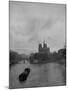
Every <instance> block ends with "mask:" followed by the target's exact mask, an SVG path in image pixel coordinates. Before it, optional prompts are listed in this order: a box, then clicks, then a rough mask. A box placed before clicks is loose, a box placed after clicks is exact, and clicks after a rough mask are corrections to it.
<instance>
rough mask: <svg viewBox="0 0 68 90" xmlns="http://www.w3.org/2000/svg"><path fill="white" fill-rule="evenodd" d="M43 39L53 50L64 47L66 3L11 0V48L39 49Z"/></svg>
mask: <svg viewBox="0 0 68 90" xmlns="http://www.w3.org/2000/svg"><path fill="white" fill-rule="evenodd" d="M62 38H63V39H62ZM43 40H46V41H47V43H48V45H49V47H50V48H51V50H58V48H61V47H63V45H64V42H65V5H63V4H41V3H40V4H39V3H24V2H16V1H14V2H13V1H10V44H11V45H10V48H13V49H16V50H17V51H19V52H20V51H21V52H24V51H27V52H30V51H29V50H30V49H31V50H33V51H37V46H38V43H39V42H42V41H43ZM17 48H18V49H17ZM26 48H28V50H27V49H26ZM19 49H26V50H24V51H22V50H19Z"/></svg>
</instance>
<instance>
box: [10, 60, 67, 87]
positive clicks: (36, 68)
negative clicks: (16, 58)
mask: <svg viewBox="0 0 68 90" xmlns="http://www.w3.org/2000/svg"><path fill="white" fill-rule="evenodd" d="M26 67H29V68H30V69H31V71H30V74H29V76H28V78H27V80H26V82H25V83H20V82H19V80H18V76H19V74H21V73H22V72H23V71H24V69H25V68H26ZM64 72H65V67H64V66H63V65H60V64H58V63H55V62H51V63H46V64H41V65H38V64H29V63H28V62H26V63H23V61H21V62H20V63H18V64H16V65H15V66H12V68H11V70H10V72H9V74H10V75H9V76H10V77H9V83H10V85H9V87H10V88H25V87H26V88H29V87H46V86H57V85H61V86H62V85H65V82H64V75H63V73H64Z"/></svg>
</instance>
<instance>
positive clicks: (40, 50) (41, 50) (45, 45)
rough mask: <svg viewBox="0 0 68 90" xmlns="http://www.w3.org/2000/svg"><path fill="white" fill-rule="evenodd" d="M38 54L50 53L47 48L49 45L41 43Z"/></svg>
mask: <svg viewBox="0 0 68 90" xmlns="http://www.w3.org/2000/svg"><path fill="white" fill-rule="evenodd" d="M38 53H47V54H49V53H50V48H48V47H47V44H46V43H45V41H44V42H43V43H40V44H39V46H38Z"/></svg>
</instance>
